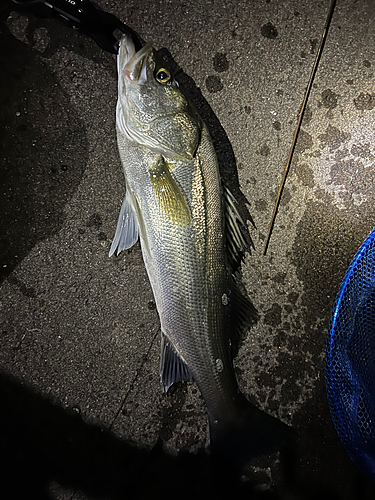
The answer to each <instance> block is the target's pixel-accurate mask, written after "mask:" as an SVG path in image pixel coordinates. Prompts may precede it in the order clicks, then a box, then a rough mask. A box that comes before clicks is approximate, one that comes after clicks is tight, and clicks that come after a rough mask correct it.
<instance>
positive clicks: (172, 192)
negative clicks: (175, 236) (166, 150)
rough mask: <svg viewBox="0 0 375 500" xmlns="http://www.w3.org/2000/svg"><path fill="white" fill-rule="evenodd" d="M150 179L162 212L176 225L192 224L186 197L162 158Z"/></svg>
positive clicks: (152, 170) (151, 172) (151, 171)
mask: <svg viewBox="0 0 375 500" xmlns="http://www.w3.org/2000/svg"><path fill="white" fill-rule="evenodd" d="M150 178H151V182H152V187H153V189H154V193H155V196H156V198H157V200H158V202H159V206H160V208H161V210H162V212H164V213H165V214H166V215H167V216H168V217H169V219H170V220H171V221H172V222H173V223H175V224H178V225H183V226H186V225H188V224H190V223H191V215H190V210H189V207H188V205H187V203H186V200H185V197H184V195H183V193H182V191H181V188H180V186H179V185H178V184H177V182H176V181H175V179H174V178H173V176H172V174H171V172H170V170H169V167H168V164H167V163H166V162H165V161H164V158H163V157H162V156H160V157H159V160H158V161H157V163H156V165H155V166H154V167H153V168H152V169H151V170H150Z"/></svg>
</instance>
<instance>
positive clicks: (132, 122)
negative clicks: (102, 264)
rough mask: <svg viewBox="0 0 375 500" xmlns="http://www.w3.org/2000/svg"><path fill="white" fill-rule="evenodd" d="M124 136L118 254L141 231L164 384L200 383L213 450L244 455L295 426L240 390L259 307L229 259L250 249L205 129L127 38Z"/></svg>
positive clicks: (120, 115)
mask: <svg viewBox="0 0 375 500" xmlns="http://www.w3.org/2000/svg"><path fill="white" fill-rule="evenodd" d="M117 65H118V101H117V108H116V128H117V141H118V148H119V152H120V158H121V162H122V165H123V169H124V174H125V185H126V194H125V199H124V201H123V204H122V207H121V212H120V216H119V220H118V225H117V229H116V233H115V237H114V239H113V243H112V246H111V249H110V256H111V255H112V254H113V253H115V252H116V251H117V254H119V253H120V252H121V251H122V250H124V249H127V248H130V247H131V246H132V245H134V243H136V241H137V240H138V237H139V238H140V242H141V248H142V254H143V259H144V262H145V265H146V269H147V273H148V276H149V279H150V282H151V286H152V290H153V293H154V296H155V302H156V307H157V310H158V313H159V316H160V322H161V331H162V339H161V367H160V372H161V381H162V386H163V389H164V391H167V390H168V388H169V387H170V386H171V385H172V384H173V383H174V382H177V381H181V380H191V379H194V381H195V382H196V383H197V385H198V387H199V390H200V391H201V393H202V396H203V398H204V401H205V403H206V406H207V412H208V418H209V425H210V437H211V449H212V450H213V451H214V452H215V450H216V452H217V453H219V454H222V455H223V456H224V455H225V456H228V457H229V458H230V459H233V460H236V461H238V462H242V463H246V461H248V459H249V458H250V457H251V456H252V455H255V454H257V453H259V449H260V448H262V447H263V445H264V443H266V442H267V443H269V442H270V436H273V438H275V439H273V441H280V440H281V438H280V436H284V437H285V435H286V434H287V433H285V430H286V429H288V430H289V428H288V427H287V426H285V424H283V423H281V422H280V421H278V420H276V419H274V418H273V417H271V416H269V415H267V414H265V413H263V412H261V411H260V410H258V409H257V408H256V407H255V406H254V405H252V404H251V403H250V402H248V401H247V400H246V399H245V397H244V396H243V395H242V394H241V393H240V391H239V389H238V386H237V381H236V377H235V373H234V369H233V363H232V355H231V344H232V343H235V342H236V338H237V337H238V333H239V330H240V329H241V327H242V326H243V324H244V322H245V321H246V320H247V319H250V318H251V316H254V315H255V314H256V312H255V309H254V308H253V306H252V305H251V304H250V302H249V301H248V300H247V299H246V298H245V297H243V296H241V294H240V293H239V291H238V289H237V288H236V286H235V285H234V282H233V280H232V276H231V270H230V266H231V263H232V264H233V263H234V262H236V261H238V259H239V254H240V253H241V252H242V251H243V250H244V248H245V241H244V239H243V236H242V234H241V231H240V230H239V221H240V217H239V215H238V212H237V210H236V208H235V204H234V199H233V197H232V195H231V194H230V193H229V191H228V190H227V189H225V188H223V186H222V182H221V178H220V174H219V168H218V162H217V158H216V155H215V151H214V148H213V146H212V143H211V139H210V135H209V133H208V130H207V127H206V126H205V124H204V123H203V121H202V120H201V118H200V117H199V116H198V114H197V112H196V111H195V109H194V108H193V106H192V105H191V104H190V103H189V102H188V100H187V99H186V97H185V96H184V95H183V94H182V92H181V91H180V89H179V87H178V84H177V83H176V81H175V80H174V79H173V77H172V75H171V73H170V71H169V70H168V69H167V68H165V67H163V64H162V63H161V62H160V61H159V59H158V57H157V55H156V52H155V51H154V49H153V48H152V46H151V45H149V44H147V45H145V46H144V47H142V49H141V50H139V51H138V52H136V51H135V48H134V45H133V42H132V41H131V39H130V38H129V37H127V36H125V37H123V38H122V40H121V43H120V49H119V55H118V59H117Z"/></svg>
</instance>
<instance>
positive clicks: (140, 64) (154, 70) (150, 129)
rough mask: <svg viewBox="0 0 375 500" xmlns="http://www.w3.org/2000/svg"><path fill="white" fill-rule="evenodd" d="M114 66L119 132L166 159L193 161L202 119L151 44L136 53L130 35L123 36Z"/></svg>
mask: <svg viewBox="0 0 375 500" xmlns="http://www.w3.org/2000/svg"><path fill="white" fill-rule="evenodd" d="M117 69H118V101H117V109H116V125H117V129H118V131H119V132H120V133H122V134H124V135H126V136H127V137H128V138H130V139H131V140H133V141H135V142H136V143H138V144H140V145H142V146H145V147H147V148H148V149H150V150H152V151H155V152H157V153H160V154H162V155H164V156H166V157H168V158H171V159H174V160H181V161H190V160H192V159H193V158H194V155H195V152H196V150H197V147H198V143H199V140H200V134H201V129H202V123H201V120H200V118H199V116H198V114H197V113H196V111H195V110H194V108H193V107H192V105H191V104H190V103H189V101H188V100H187V99H186V97H185V96H184V95H183V94H182V92H181V91H180V89H179V87H178V84H177V82H176V81H175V80H174V79H173V77H172V75H171V72H170V71H169V70H168V69H167V68H165V67H164V66H163V64H162V62H161V61H160V60H159V58H158V56H157V54H156V52H155V50H154V49H153V47H152V46H151V45H150V44H146V45H145V46H144V47H142V48H141V49H140V50H139V51H138V52H136V51H135V48H134V44H133V42H132V40H131V38H130V37H129V36H127V35H125V36H123V37H122V39H121V42H120V49H119V54H118V56H117Z"/></svg>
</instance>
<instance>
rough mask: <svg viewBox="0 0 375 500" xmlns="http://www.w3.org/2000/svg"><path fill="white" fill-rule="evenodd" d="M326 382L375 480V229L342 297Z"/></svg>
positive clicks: (362, 464) (348, 441)
mask: <svg viewBox="0 0 375 500" xmlns="http://www.w3.org/2000/svg"><path fill="white" fill-rule="evenodd" d="M325 384H326V391H327V398H328V404H329V408H330V412H331V417H332V420H333V423H334V426H335V429H336V431H337V434H338V436H339V438H340V440H341V442H342V444H343V445H344V447H345V450H346V452H347V453H348V455H349V457H350V458H351V460H352V461H353V463H354V464H355V465H356V466H357V468H358V469H359V470H360V471H361V472H362V473H364V474H365V475H366V476H368V477H369V478H370V479H371V480H372V481H375V229H374V230H373V231H372V233H371V234H370V235H369V236H368V237H367V239H366V240H365V241H364V243H363V244H362V246H361V247H360V249H359V250H358V252H357V254H356V255H355V257H354V259H353V261H352V263H351V264H350V266H349V269H348V271H347V273H346V275H345V278H344V280H343V282H342V284H341V288H340V290H339V293H338V295H337V298H336V302H335V306H334V308H333V312H332V316H331V323H330V328H329V333H328V339H327V348H326V357H325Z"/></svg>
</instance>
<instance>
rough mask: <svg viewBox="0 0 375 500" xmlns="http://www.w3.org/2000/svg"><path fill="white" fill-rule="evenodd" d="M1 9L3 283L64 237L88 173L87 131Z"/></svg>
mask: <svg viewBox="0 0 375 500" xmlns="http://www.w3.org/2000/svg"><path fill="white" fill-rule="evenodd" d="M9 11H10V9H7V8H4V6H2V8H1V10H0V67H1V71H0V109H1V112H0V129H1V137H0V178H1V191H0V213H1V219H0V281H2V280H3V279H4V278H5V277H6V276H8V275H9V274H10V273H11V272H12V271H13V269H14V268H15V267H16V266H17V265H18V264H19V263H20V262H21V261H22V260H23V258H24V257H25V256H26V255H27V254H28V253H29V251H30V250H31V249H32V248H33V247H34V246H35V244H36V243H38V242H39V241H41V240H43V239H45V238H47V237H49V236H51V235H52V234H55V233H57V232H58V231H59V230H60V228H61V227H62V225H63V222H64V218H63V211H64V207H65V205H66V203H67V201H68V200H69V199H70V198H71V197H72V195H73V193H74V192H75V190H76V189H77V187H78V185H79V183H80V181H81V178H82V175H83V172H84V170H85V166H86V161H87V155H88V144H87V138H86V131H85V127H84V124H83V123H82V121H81V120H80V118H79V117H78V115H77V113H76V111H75V109H74V107H73V106H72V104H71V102H70V99H69V97H68V96H67V95H66V94H65V93H64V91H63V89H62V88H61V87H60V86H59V84H58V82H57V80H56V79H55V77H54V75H53V73H52V71H51V70H50V69H49V67H48V65H46V64H43V59H42V57H41V56H40V54H38V52H37V51H36V50H33V49H32V48H31V46H30V45H27V44H26V43H23V42H21V41H19V40H17V39H16V38H15V37H14V36H13V35H12V34H11V33H10V31H9V30H8V28H7V26H6V19H7V17H8V14H9Z"/></svg>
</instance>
